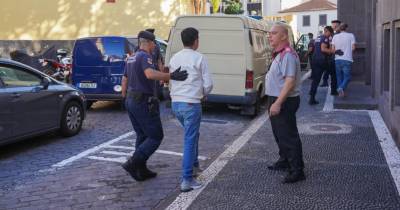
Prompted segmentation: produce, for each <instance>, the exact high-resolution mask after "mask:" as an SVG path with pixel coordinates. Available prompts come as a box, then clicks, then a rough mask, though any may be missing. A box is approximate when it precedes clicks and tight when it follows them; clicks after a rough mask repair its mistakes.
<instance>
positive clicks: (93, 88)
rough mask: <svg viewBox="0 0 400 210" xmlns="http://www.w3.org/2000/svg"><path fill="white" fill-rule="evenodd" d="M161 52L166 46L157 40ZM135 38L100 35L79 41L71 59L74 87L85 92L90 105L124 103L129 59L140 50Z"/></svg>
mask: <svg viewBox="0 0 400 210" xmlns="http://www.w3.org/2000/svg"><path fill="white" fill-rule="evenodd" d="M157 42H158V43H159V45H160V48H161V53H164V54H165V49H166V43H165V42H164V41H162V40H157ZM137 43H138V40H137V38H136V37H123V36H98V37H86V38H81V39H78V40H76V42H75V45H74V49H73V57H72V78H71V80H72V84H73V85H74V86H75V87H77V88H79V89H80V90H82V91H83V93H84V94H85V95H86V98H87V106H88V108H90V106H91V105H92V104H93V103H94V102H96V101H121V100H122V99H123V98H122V95H121V81H122V76H123V73H124V68H125V60H126V57H127V56H129V55H132V54H133V53H134V51H135V49H136V48H137Z"/></svg>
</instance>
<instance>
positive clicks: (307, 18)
mask: <svg viewBox="0 0 400 210" xmlns="http://www.w3.org/2000/svg"><path fill="white" fill-rule="evenodd" d="M310 25H311V19H310V16H309V15H303V26H310Z"/></svg>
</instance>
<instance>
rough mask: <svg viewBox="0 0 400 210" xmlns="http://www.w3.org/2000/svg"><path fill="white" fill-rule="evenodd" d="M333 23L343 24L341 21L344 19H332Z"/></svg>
mask: <svg viewBox="0 0 400 210" xmlns="http://www.w3.org/2000/svg"><path fill="white" fill-rule="evenodd" d="M331 23H337V24H341V23H342V21H340V20H332V21H331Z"/></svg>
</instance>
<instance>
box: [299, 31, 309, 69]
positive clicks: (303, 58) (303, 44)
mask: <svg viewBox="0 0 400 210" xmlns="http://www.w3.org/2000/svg"><path fill="white" fill-rule="evenodd" d="M309 43H310V38H309V37H308V35H307V34H303V35H301V36H300V38H299V39H298V40H297V43H296V51H297V54H298V55H299V58H300V64H301V69H302V70H303V69H306V68H307V66H308V56H307V52H308V44H309Z"/></svg>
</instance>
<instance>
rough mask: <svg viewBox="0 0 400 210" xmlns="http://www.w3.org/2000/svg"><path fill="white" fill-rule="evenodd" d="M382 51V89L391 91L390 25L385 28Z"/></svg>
mask: <svg viewBox="0 0 400 210" xmlns="http://www.w3.org/2000/svg"><path fill="white" fill-rule="evenodd" d="M382 46H383V49H382V89H383V91H389V86H390V25H389V24H387V25H385V26H384V27H383V45H382Z"/></svg>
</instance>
